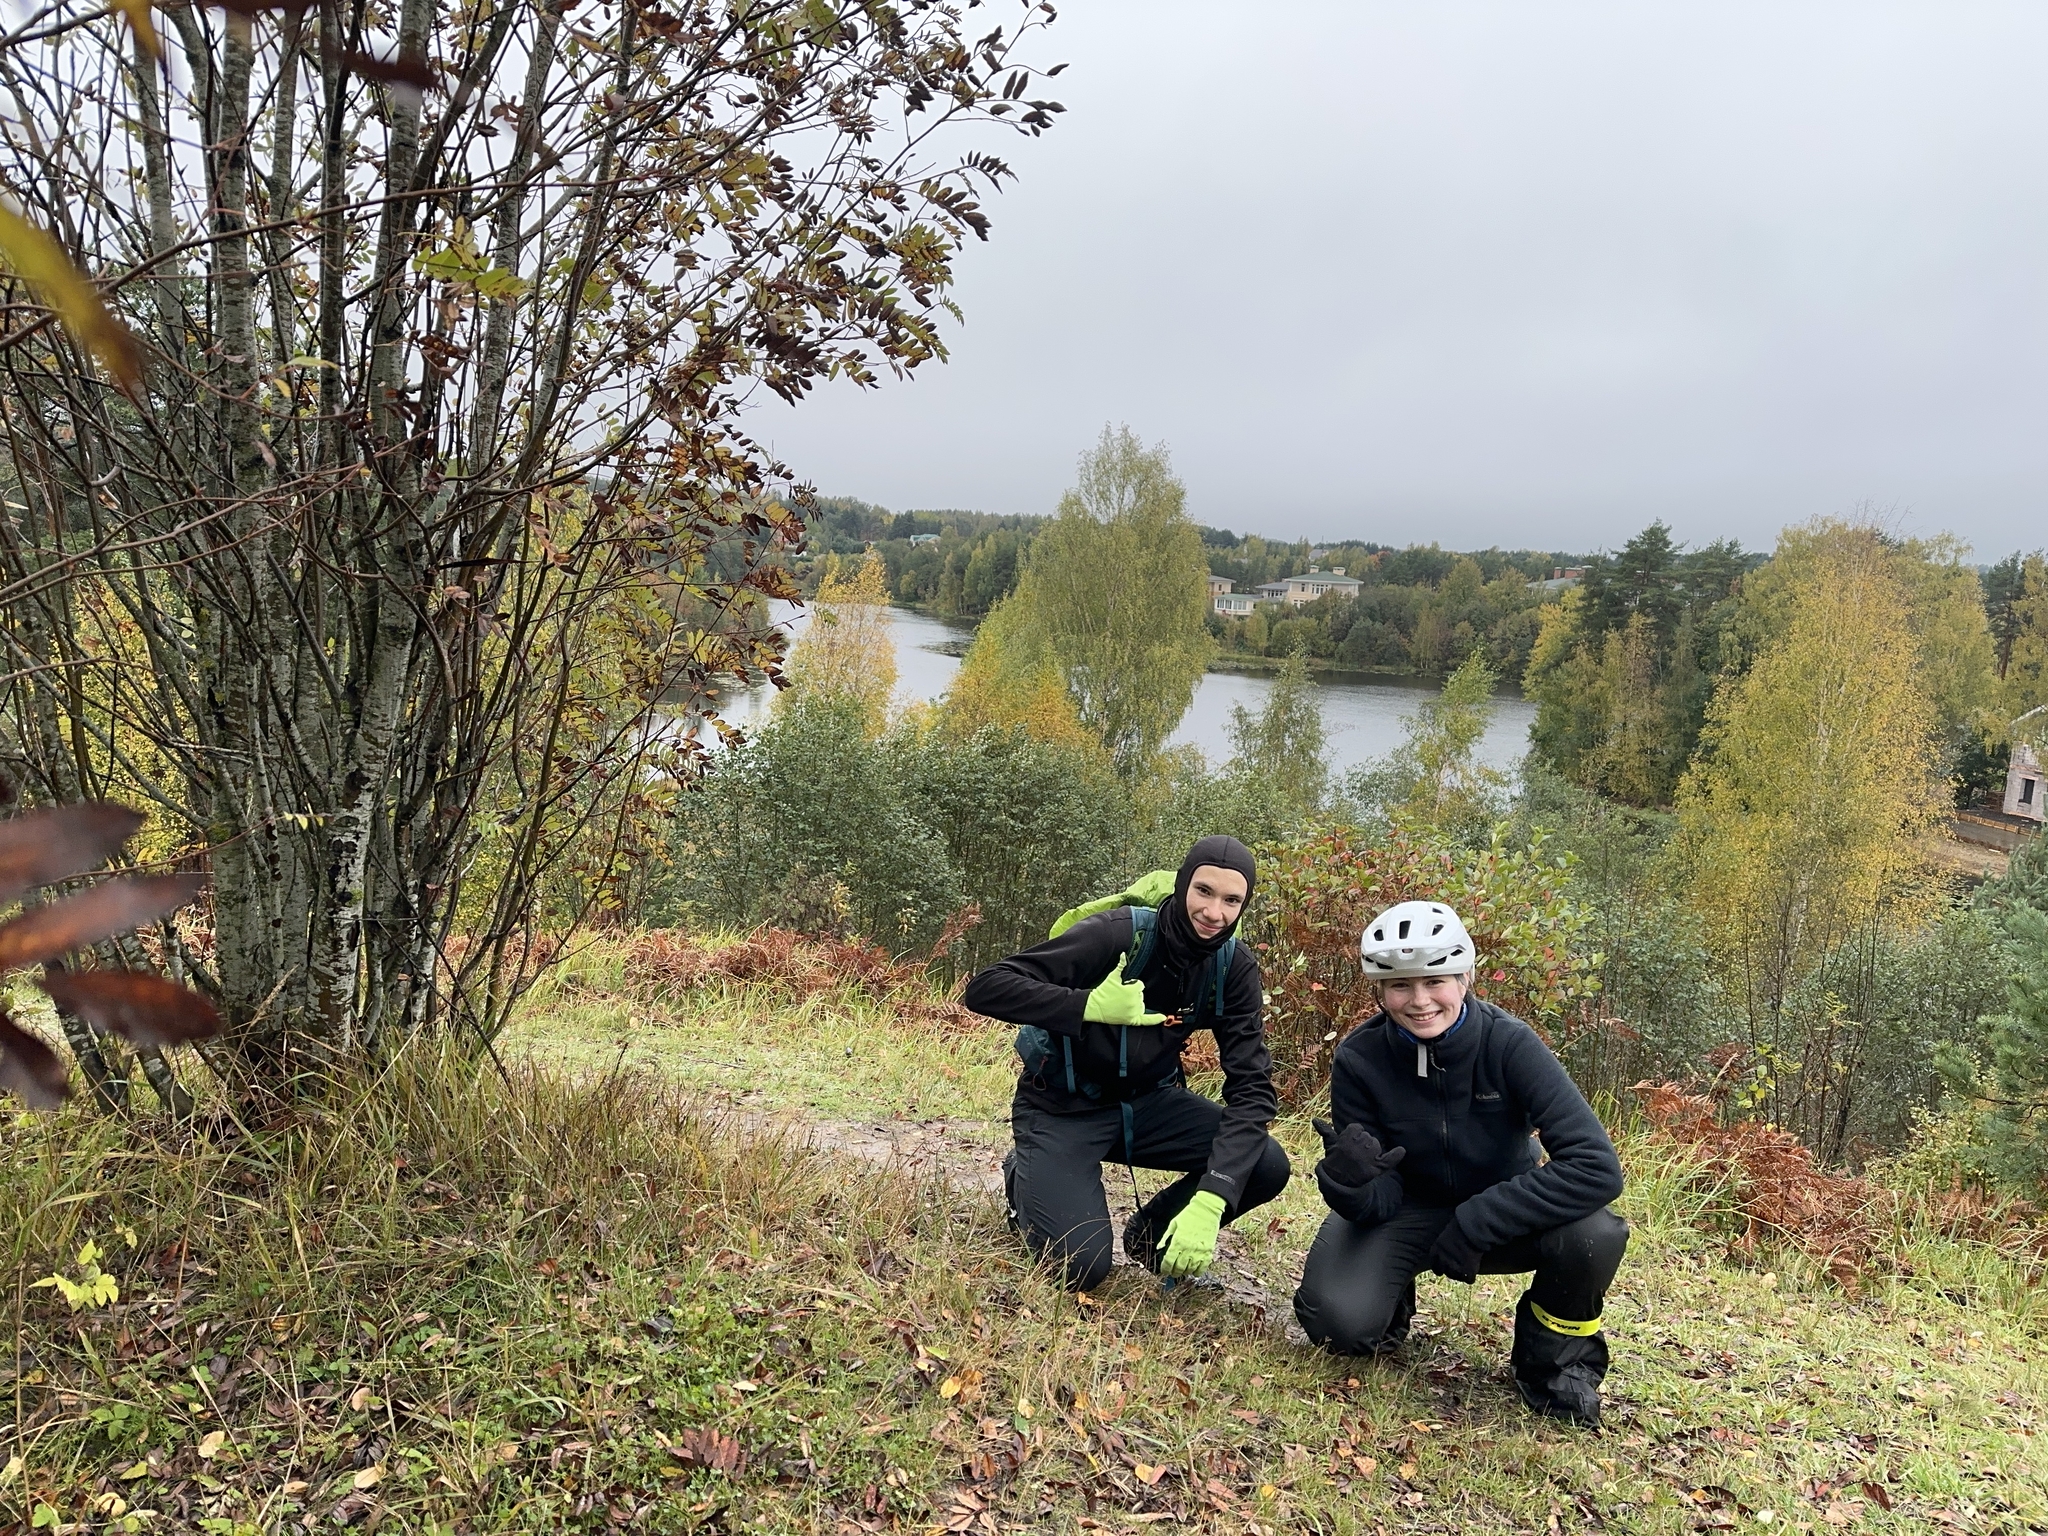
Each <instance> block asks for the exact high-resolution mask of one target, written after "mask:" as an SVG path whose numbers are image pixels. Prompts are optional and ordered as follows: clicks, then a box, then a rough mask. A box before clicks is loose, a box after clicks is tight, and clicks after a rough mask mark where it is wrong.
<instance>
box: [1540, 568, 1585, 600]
mask: <svg viewBox="0 0 2048 1536" xmlns="http://www.w3.org/2000/svg"><path fill="white" fill-rule="evenodd" d="M1585 579H1586V568H1585V567H1584V566H1583V565H1554V566H1552V567H1551V568H1550V575H1549V576H1548V577H1547V578H1545V579H1543V580H1539V581H1532V582H1530V583H1529V590H1530V591H1531V592H1542V593H1544V594H1546V595H1551V596H1554V595H1556V594H1557V593H1559V592H1569V591H1570V590H1571V589H1572V588H1573V587H1576V586H1577V585H1578V584H1579V583H1580V582H1582V581H1584V580H1585Z"/></svg>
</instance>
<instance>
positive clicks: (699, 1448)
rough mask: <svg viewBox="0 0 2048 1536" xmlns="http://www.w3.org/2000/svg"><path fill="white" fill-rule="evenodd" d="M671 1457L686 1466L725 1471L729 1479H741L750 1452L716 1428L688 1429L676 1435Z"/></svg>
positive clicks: (670, 1450)
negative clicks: (742, 1469)
mask: <svg viewBox="0 0 2048 1536" xmlns="http://www.w3.org/2000/svg"><path fill="white" fill-rule="evenodd" d="M669 1455H671V1456H673V1457H675V1459H676V1460H677V1461H679V1462H681V1463H682V1464H683V1465H684V1466H686V1467H702V1468H704V1469H705V1470H706V1471H707V1472H723V1473H724V1474H725V1475H726V1476H727V1477H737V1476H739V1474H740V1469H741V1468H742V1467H744V1466H745V1465H746V1464H747V1453H746V1450H745V1448H744V1447H743V1446H741V1444H740V1443H739V1441H737V1440H735V1439H733V1437H732V1436H731V1435H722V1434H720V1433H719V1432H718V1431H717V1430H715V1429H701V1428H700V1429H686V1430H684V1431H683V1432H682V1433H681V1434H680V1435H678V1436H676V1443H675V1444H674V1445H673V1446H671V1447H670V1448H669Z"/></svg>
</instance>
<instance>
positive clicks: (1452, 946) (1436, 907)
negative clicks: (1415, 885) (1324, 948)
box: [1358, 901, 1479, 981]
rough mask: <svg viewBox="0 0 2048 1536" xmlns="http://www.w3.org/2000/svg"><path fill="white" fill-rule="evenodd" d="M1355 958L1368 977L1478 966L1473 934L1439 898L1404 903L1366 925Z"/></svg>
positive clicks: (1453, 972) (1456, 972)
mask: <svg viewBox="0 0 2048 1536" xmlns="http://www.w3.org/2000/svg"><path fill="white" fill-rule="evenodd" d="M1358 960H1359V964H1360V965H1362V966H1363V967H1364V968H1365V975H1366V979H1367V980H1368V981H1392V980H1395V979H1396V978H1398V977H1403V976H1462V975H1464V974H1465V972H1467V971H1472V970H1477V969H1478V968H1479V956H1478V954H1477V953H1476V952H1475V951H1474V950H1473V948H1472V935H1471V934H1469V933H1467V932H1466V931H1465V925H1464V924H1463V923H1462V922H1460V921H1459V920H1458V914H1457V913H1455V912H1453V911H1452V910H1451V909H1450V908H1449V907H1447V906H1444V905H1443V904H1442V903H1440V902H1434V901H1404V902H1400V903H1398V904H1397V905H1395V906H1391V907H1389V908H1387V910H1386V911H1384V912H1382V913H1381V914H1380V915H1379V916H1378V917H1376V918H1374V919H1373V920H1372V921H1371V922H1369V923H1367V924H1366V925H1365V932H1364V933H1363V934H1361V935H1359V939H1358Z"/></svg>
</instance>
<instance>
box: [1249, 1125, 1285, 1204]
mask: <svg viewBox="0 0 2048 1536" xmlns="http://www.w3.org/2000/svg"><path fill="white" fill-rule="evenodd" d="M1292 1177H1294V1164H1292V1163H1291V1162H1289V1161H1288V1160H1287V1151H1286V1149H1285V1148H1284V1147H1282V1146H1281V1145H1280V1143H1279V1142H1277V1141H1275V1140H1274V1139H1273V1138H1272V1137H1270V1136H1268V1137H1267V1138H1266V1145H1265V1146H1264V1148H1263V1149H1261V1151H1260V1153H1259V1160H1258V1162H1256V1163H1255V1164H1253V1165H1252V1172H1251V1177H1250V1178H1249V1179H1247V1180H1246V1181H1245V1196H1244V1204H1243V1206H1242V1207H1241V1209H1243V1210H1250V1209H1251V1208H1252V1207H1253V1206H1255V1205H1264V1204H1265V1203H1266V1202H1267V1201H1269V1200H1277V1199H1279V1198H1280V1191H1282V1190H1283V1189H1285V1188H1286V1187H1287V1181H1288V1180H1289V1179H1291V1178H1292Z"/></svg>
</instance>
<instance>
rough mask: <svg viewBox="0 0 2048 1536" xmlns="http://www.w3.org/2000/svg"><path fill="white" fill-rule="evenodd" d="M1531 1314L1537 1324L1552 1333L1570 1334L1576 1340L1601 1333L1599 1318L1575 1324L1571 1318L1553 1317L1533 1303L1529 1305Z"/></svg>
mask: <svg viewBox="0 0 2048 1536" xmlns="http://www.w3.org/2000/svg"><path fill="white" fill-rule="evenodd" d="M1529 1312H1530V1315H1531V1316H1533V1317H1534V1318H1535V1319H1536V1321H1537V1322H1539V1323H1541V1324H1542V1325H1543V1326H1544V1327H1546V1328H1548V1329H1549V1330H1550V1331H1551V1332H1552V1333H1565V1334H1570V1335H1571V1336H1572V1337H1573V1338H1575V1339H1584V1338H1589V1337H1591V1336H1592V1335H1593V1334H1596V1333H1598V1332H1599V1331H1600V1319H1599V1318H1597V1317H1596V1318H1594V1319H1593V1320H1592V1321H1591V1322H1588V1323H1575V1322H1573V1321H1572V1320H1571V1319H1570V1318H1566V1317H1552V1316H1551V1315H1550V1314H1549V1313H1548V1312H1546V1311H1544V1310H1543V1309H1542V1308H1541V1307H1539V1306H1537V1305H1536V1303H1535V1302H1533V1301H1532V1302H1530V1303H1529Z"/></svg>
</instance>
